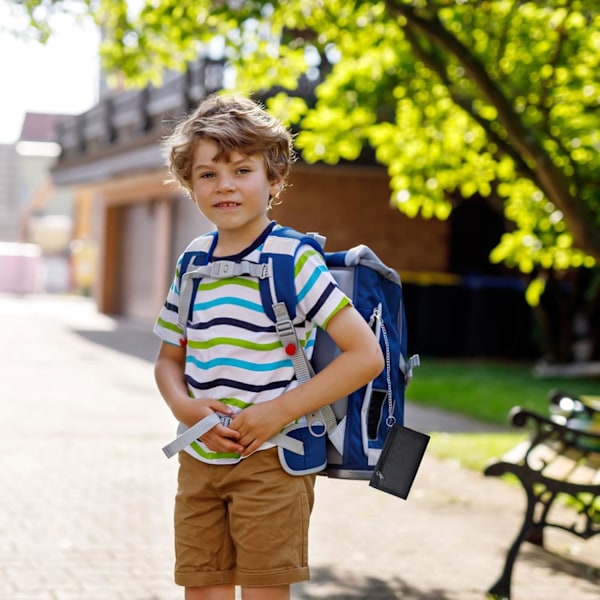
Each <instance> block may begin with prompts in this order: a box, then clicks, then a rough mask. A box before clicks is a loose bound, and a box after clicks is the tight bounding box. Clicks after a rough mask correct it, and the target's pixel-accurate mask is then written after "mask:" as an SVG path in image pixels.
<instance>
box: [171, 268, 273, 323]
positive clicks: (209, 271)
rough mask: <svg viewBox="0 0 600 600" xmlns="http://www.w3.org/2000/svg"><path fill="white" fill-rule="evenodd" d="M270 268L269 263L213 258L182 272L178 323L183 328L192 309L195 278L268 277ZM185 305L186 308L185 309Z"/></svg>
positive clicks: (270, 271)
mask: <svg viewBox="0 0 600 600" xmlns="http://www.w3.org/2000/svg"><path fill="white" fill-rule="evenodd" d="M271 273H272V268H271V264H270V263H255V262H252V261H249V260H242V261H239V262H236V261H233V260H215V261H213V262H209V263H208V264H205V265H200V266H197V267H194V268H193V269H190V270H189V271H187V272H186V273H184V275H183V277H182V278H181V285H180V289H179V305H180V310H179V313H178V325H179V327H181V328H182V329H185V326H186V323H187V318H188V316H189V313H190V311H191V310H193V307H192V306H191V304H192V297H193V296H194V289H195V285H196V284H195V283H194V281H195V280H199V279H201V278H202V277H211V278H212V279H228V278H230V277H240V276H242V275H249V276H250V277H256V278H258V279H259V280H260V279H268V278H269V277H270V276H271ZM186 307H187V310H186Z"/></svg>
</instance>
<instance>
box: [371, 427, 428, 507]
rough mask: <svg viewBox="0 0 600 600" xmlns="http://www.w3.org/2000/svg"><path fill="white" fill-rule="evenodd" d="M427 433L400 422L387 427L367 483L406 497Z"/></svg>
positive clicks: (424, 447)
mask: <svg viewBox="0 0 600 600" xmlns="http://www.w3.org/2000/svg"><path fill="white" fill-rule="evenodd" d="M428 443H429V436H428V435H427V434H425V433H421V432H420V431H415V430H414V429H409V428H408V427H404V426H403V425H397V424H396V425H393V426H392V428H391V429H390V430H389V432H388V434H387V437H386V438H385V442H384V444H383V449H382V450H381V455H380V456H379V460H378V461H377V465H376V466H375V470H374V471H373V474H372V475H371V481H370V482H369V485H370V486H371V487H374V488H376V489H378V490H381V491H382V492H387V493H388V494H393V495H394V496H399V497H400V498H403V499H404V500H406V498H407V497H408V493H409V492H410V488H411V486H412V484H413V481H414V480H415V477H416V475H417V471H418V470H419V466H420V464H421V460H422V459H423V456H424V454H425V449H426V448H427V444H428Z"/></svg>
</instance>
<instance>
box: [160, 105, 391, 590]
mask: <svg viewBox="0 0 600 600" xmlns="http://www.w3.org/2000/svg"><path fill="white" fill-rule="evenodd" d="M165 147H166V149H167V152H168V163H169V169H170V171H171V173H172V175H173V176H174V178H175V179H176V180H177V181H178V182H179V183H180V184H181V186H183V188H185V189H186V190H187V191H188V192H189V194H190V195H191V197H192V199H193V201H194V202H195V203H196V205H197V207H198V209H199V210H200V211H201V212H202V214H203V215H204V216H205V217H206V218H207V219H208V220H209V221H211V222H212V223H213V224H214V225H215V227H216V230H217V238H216V245H215V247H214V250H213V256H212V260H213V261H214V260H219V259H227V260H229V261H238V262H239V261H241V260H248V261H254V262H256V261H257V259H258V258H259V255H260V251H261V248H262V245H263V242H264V241H265V239H266V237H267V235H268V234H269V232H270V231H271V230H272V229H273V227H277V225H276V224H275V223H274V222H272V221H271V220H270V219H269V217H268V211H269V208H270V206H271V203H272V202H273V200H274V199H276V198H277V197H278V196H279V194H280V192H281V190H282V189H283V188H284V186H285V183H286V179H287V176H288V173H289V169H290V166H291V162H292V160H293V150H292V138H291V135H290V133H289V132H288V131H287V130H286V129H285V128H284V127H283V126H282V125H281V123H279V122H278V121H277V120H276V119H274V118H272V117H271V116H269V115H268V114H267V113H266V112H265V111H264V110H263V109H262V108H261V107H260V106H259V105H257V104H256V103H255V102H253V101H251V100H249V99H247V98H242V97H240V98H235V97H228V98H226V97H217V96H213V97H210V98H208V99H207V100H205V101H204V102H202V103H201V104H200V105H199V107H198V108H197V109H196V110H195V111H194V112H193V113H192V114H191V115H190V116H188V117H187V118H185V119H184V120H182V121H181V122H180V123H179V124H178V126H177V127H176V129H175V130H174V132H173V134H172V135H171V136H170V137H169V138H168V139H167V141H166V144H165ZM179 266H180V264H179V262H178V265H177V273H179ZM177 273H176V275H175V279H174V280H173V284H172V286H171V288H170V291H169V293H168V297H167V300H166V302H165V305H164V307H163V309H162V310H161V313H160V316H159V318H158V320H157V323H156V326H155V332H156V334H157V335H158V336H159V337H160V338H161V340H162V344H161V347H160V350H159V354H158V357H157V360H156V365H155V376H156V382H157V385H158V388H159V390H160V393H161V394H162V396H163V398H164V399H165V401H166V403H167V404H168V406H169V408H170V409H171V411H172V412H173V415H174V416H175V418H176V419H177V420H178V421H179V422H180V423H182V424H183V425H185V426H187V427H191V426H192V425H194V424H196V423H197V422H199V421H201V420H202V419H204V418H205V417H207V416H209V415H211V414H213V413H218V414H219V415H225V416H229V417H231V421H230V422H229V424H228V425H227V426H226V424H225V423H224V422H220V423H219V424H217V425H216V426H214V427H213V428H212V429H210V430H209V431H208V432H207V433H205V434H204V435H203V436H201V438H200V439H199V440H198V441H196V442H194V443H193V444H191V445H190V446H188V447H187V448H186V450H185V451H182V452H180V453H179V461H180V466H179V475H178V491H177V496H176V501H175V551H176V565H175V581H176V583H177V584H179V585H182V586H185V598H186V600H209V599H210V600H233V598H234V597H235V585H240V586H241V587H242V597H243V598H244V600H286V599H288V598H290V584H292V583H296V582H299V581H303V580H306V579H308V578H309V572H308V564H307V563H308V561H307V544H308V520H309V516H310V512H311V509H312V505H313V487H314V479H315V477H314V475H304V476H291V475H288V474H287V473H286V472H285V471H284V470H283V468H282V467H281V464H280V462H279V457H278V453H277V448H276V446H275V445H274V444H273V443H272V442H270V441H269V440H270V439H271V438H272V437H273V436H274V435H275V434H277V433H279V432H280V431H281V430H282V428H284V427H285V426H286V425H288V424H290V423H293V422H294V421H295V420H297V419H299V418H301V417H303V416H304V415H306V414H307V413H310V412H312V411H315V410H317V409H319V408H321V407H322V406H325V405H327V404H330V403H332V402H334V401H335V400H337V399H338V398H341V397H343V396H345V395H347V394H348V393H349V392H351V391H354V390H355V389H358V388H359V387H361V386H362V385H364V384H365V383H367V382H368V381H369V380H371V379H372V378H373V377H375V376H376V375H377V374H378V373H379V372H380V371H381V370H382V368H383V358H382V355H381V352H380V350H379V346H378V343H377V341H376V339H375V336H374V335H373V333H372V332H371V330H370V328H369V327H368V325H367V324H366V323H365V321H364V320H363V319H362V318H361V316H360V315H359V314H358V312H357V311H356V310H355V309H354V307H353V306H352V305H351V303H350V301H349V300H348V298H346V297H345V296H344V294H343V293H342V292H341V290H340V289H339V288H338V287H337V285H336V284H335V281H334V280H333V278H332V276H331V274H330V273H329V271H328V270H327V268H326V267H325V265H324V262H323V258H322V256H321V255H320V254H319V253H318V252H317V251H315V250H314V249H313V248H312V247H310V246H308V245H304V244H302V245H301V246H300V248H299V249H298V251H297V256H295V287H296V292H297V297H298V299H299V300H298V307H297V315H296V318H295V324H296V325H297V331H298V337H299V339H301V340H304V339H308V336H309V334H310V331H311V330H312V329H313V328H314V327H316V326H319V327H322V328H325V329H326V330H327V332H328V333H329V335H330V336H331V337H332V338H333V340H334V341H335V342H336V344H337V345H338V346H339V348H340V349H341V351H342V352H341V354H340V355H339V356H338V358H336V359H335V360H334V361H333V362H332V363H331V364H330V365H329V366H328V367H327V368H326V369H324V370H323V371H321V372H320V373H318V374H317V375H316V376H315V377H313V378H312V379H310V380H309V381H308V382H306V383H303V384H301V385H299V384H298V382H297V381H296V379H295V377H294V368H293V365H292V362H291V360H290V357H289V356H288V355H287V354H286V352H285V349H284V348H283V345H282V343H281V342H280V340H279V338H278V336H277V333H276V331H275V328H274V324H273V323H272V321H271V320H270V319H269V318H268V317H267V315H266V314H265V313H264V310H263V308H262V303H261V299H260V294H259V289H258V283H257V281H256V279H253V278H252V277H249V276H239V277H232V278H229V279H218V280H217V279H211V278H210V277H204V278H202V280H201V281H200V284H199V285H198V290H197V294H196V297H195V301H194V309H193V314H192V317H191V319H190V320H189V321H188V325H187V328H186V330H185V331H182V330H181V328H180V327H179V326H178V325H177V316H178V306H179V282H178V276H177Z"/></svg>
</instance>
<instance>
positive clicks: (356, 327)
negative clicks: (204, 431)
mask: <svg viewBox="0 0 600 600" xmlns="http://www.w3.org/2000/svg"><path fill="white" fill-rule="evenodd" d="M327 333H328V334H329V335H330V337H331V338H332V339H333V341H334V342H335V343H336V344H337V346H338V347H339V348H340V350H341V354H340V355H339V356H337V357H336V358H335V360H333V361H332V362H331V363H330V364H329V365H328V366H327V367H326V368H325V369H323V370H322V371H321V372H319V373H317V374H316V375H315V376H314V377H313V378H311V379H310V380H309V381H307V382H306V383H303V384H302V385H299V386H298V387H296V388H294V389H292V390H290V391H289V392H286V393H284V394H282V395H281V396H280V397H279V398H276V399H275V400H271V401H269V402H262V403H260V404H256V405H254V406H251V407H248V408H247V409H245V410H243V411H242V412H241V413H239V414H238V415H236V417H235V418H234V420H233V421H232V423H231V427H233V428H234V429H237V430H238V431H239V433H240V439H239V441H240V443H241V444H242V445H244V446H245V447H246V448H245V450H244V452H243V455H244V456H246V455H248V454H251V453H252V452H253V451H254V450H256V449H257V448H258V447H259V446H260V445H261V444H262V443H263V442H265V441H266V440H268V439H269V438H270V437H272V436H273V435H275V434H276V433H278V432H279V431H281V429H282V428H283V427H284V426H285V425H287V424H288V423H291V422H293V421H294V420H296V419H298V418H299V417H302V416H304V415H306V414H308V413H311V412H313V411H316V410H318V409H319V408H321V407H323V406H325V405H327V404H331V403H332V402H335V401H336V400H339V399H340V398H343V397H344V396H346V395H348V394H349V393H351V392H353V391H355V390H357V389H358V388H360V387H362V386H363V385H365V384H366V383H368V382H369V381H370V380H371V379H373V378H375V377H376V376H377V375H378V374H379V373H380V372H381V370H382V369H383V366H384V360H383V355H382V353H381V349H380V348H379V343H378V341H377V339H376V337H375V335H374V334H373V332H372V331H371V328H370V327H369V326H368V324H367V323H366V321H365V320H364V319H363V318H362V317H361V316H360V314H359V313H358V311H357V310H356V309H355V308H354V307H353V306H346V307H344V308H342V309H341V310H340V311H339V312H338V313H337V314H335V315H334V316H333V317H332V319H331V320H330V322H329V324H328V326H327Z"/></svg>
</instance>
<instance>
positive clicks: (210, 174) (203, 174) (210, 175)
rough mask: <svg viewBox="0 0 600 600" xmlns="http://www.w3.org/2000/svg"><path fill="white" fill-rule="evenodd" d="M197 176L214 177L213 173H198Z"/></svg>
mask: <svg viewBox="0 0 600 600" xmlns="http://www.w3.org/2000/svg"><path fill="white" fill-rule="evenodd" d="M199 177H200V179H210V178H211V177H214V173H200V175H199Z"/></svg>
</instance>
